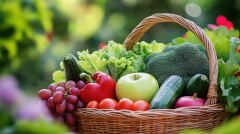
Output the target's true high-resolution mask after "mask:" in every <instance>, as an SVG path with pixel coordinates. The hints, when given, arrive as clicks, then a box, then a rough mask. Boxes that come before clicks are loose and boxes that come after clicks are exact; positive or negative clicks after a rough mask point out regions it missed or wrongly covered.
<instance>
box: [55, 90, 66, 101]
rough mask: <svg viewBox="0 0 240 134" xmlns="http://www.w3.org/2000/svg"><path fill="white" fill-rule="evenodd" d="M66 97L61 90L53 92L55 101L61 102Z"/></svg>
mask: <svg viewBox="0 0 240 134" xmlns="http://www.w3.org/2000/svg"><path fill="white" fill-rule="evenodd" d="M63 99H64V94H63V92H61V91H57V92H56V93H54V94H53V102H54V103H61V102H62V101H63Z"/></svg>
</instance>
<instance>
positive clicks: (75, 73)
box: [63, 54, 82, 82]
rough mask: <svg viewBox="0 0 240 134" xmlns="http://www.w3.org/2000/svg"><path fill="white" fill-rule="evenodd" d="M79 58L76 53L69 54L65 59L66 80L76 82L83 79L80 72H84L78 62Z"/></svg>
mask: <svg viewBox="0 0 240 134" xmlns="http://www.w3.org/2000/svg"><path fill="white" fill-rule="evenodd" d="M77 62H78V61H77V59H76V57H75V56H74V55H71V54H68V55H67V56H66V57H65V58H64V59H63V65H64V71H65V76H66V80H67V81H69V80H73V81H75V82H77V81H79V80H81V78H80V76H79V75H80V74H81V73H82V71H81V69H80V67H79V65H78V63H77Z"/></svg>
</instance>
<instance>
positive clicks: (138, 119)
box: [76, 13, 228, 134]
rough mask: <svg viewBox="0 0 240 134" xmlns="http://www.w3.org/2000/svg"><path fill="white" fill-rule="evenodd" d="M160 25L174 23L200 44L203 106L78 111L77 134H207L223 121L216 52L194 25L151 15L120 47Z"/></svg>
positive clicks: (202, 32)
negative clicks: (189, 132)
mask: <svg viewBox="0 0 240 134" xmlns="http://www.w3.org/2000/svg"><path fill="white" fill-rule="evenodd" d="M160 22H174V23H177V24H179V25H181V26H182V27H184V28H186V29H188V30H190V31H192V32H193V33H194V34H195V35H196V36H197V37H198V38H199V39H200V40H201V41H202V43H203V44H204V47H205V49H206V51H207V54H208V58H209V79H210V85H209V89H208V95H207V101H206V105H205V106H200V107H186V108H177V109H157V110H148V111H137V112H136V111H128V110H121V111H117V110H99V109H88V108H82V109H78V110H77V111H76V115H77V118H78V129H79V132H80V133H88V134H94V133H108V134H118V133H119V134H121V133H132V134H136V133H151V134H154V133H156V134H160V133H163V134H175V133H178V132H180V131H182V130H184V129H192V128H198V129H202V130H205V131H208V130H211V129H212V128H213V127H215V126H217V125H218V124H220V123H222V122H223V121H225V120H226V119H227V117H228V113H227V112H226V111H225V110H224V107H223V105H221V104H217V96H218V94H217V77H218V64H217V57H216V52H215V50H214V47H213V45H212V43H211V41H210V40H209V38H208V37H207V35H206V34H205V33H204V31H203V30H202V29H201V28H200V27H198V26H197V25H196V24H195V23H193V22H192V21H189V20H187V19H184V18H183V17H181V16H178V15H174V14H168V13H163V14H154V15H152V16H150V17H147V18H145V19H144V20H143V21H142V22H141V23H140V24H139V25H138V26H137V27H136V28H135V29H134V30H133V31H132V32H131V33H130V34H129V35H128V37H127V38H126V40H125V41H124V44H125V45H126V46H127V48H128V49H132V47H133V45H134V44H135V43H136V42H137V41H139V39H140V38H141V37H142V36H143V35H144V33H145V32H147V31H148V30H149V29H150V28H151V27H152V26H154V25H155V24H157V23H160Z"/></svg>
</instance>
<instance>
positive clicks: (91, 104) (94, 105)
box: [86, 100, 98, 108]
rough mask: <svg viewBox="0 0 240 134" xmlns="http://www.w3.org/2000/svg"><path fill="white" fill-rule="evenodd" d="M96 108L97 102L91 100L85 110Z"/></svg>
mask: <svg viewBox="0 0 240 134" xmlns="http://www.w3.org/2000/svg"><path fill="white" fill-rule="evenodd" d="M97 106H98V102H97V101H95V100H93V101H90V102H89V103H88V104H87V106H86V108H97Z"/></svg>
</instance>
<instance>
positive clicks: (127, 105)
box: [116, 98, 133, 110]
mask: <svg viewBox="0 0 240 134" xmlns="http://www.w3.org/2000/svg"><path fill="white" fill-rule="evenodd" d="M116 109H117V110H122V109H125V110H133V101H131V100H130V99H128V98H123V99H121V100H120V101H119V102H118V105H117V108H116Z"/></svg>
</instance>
